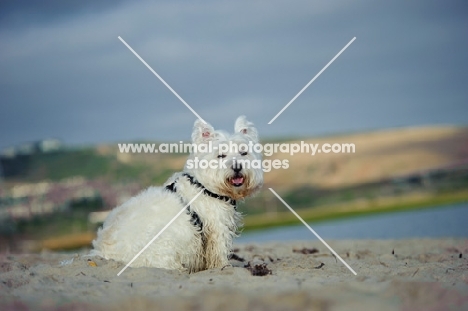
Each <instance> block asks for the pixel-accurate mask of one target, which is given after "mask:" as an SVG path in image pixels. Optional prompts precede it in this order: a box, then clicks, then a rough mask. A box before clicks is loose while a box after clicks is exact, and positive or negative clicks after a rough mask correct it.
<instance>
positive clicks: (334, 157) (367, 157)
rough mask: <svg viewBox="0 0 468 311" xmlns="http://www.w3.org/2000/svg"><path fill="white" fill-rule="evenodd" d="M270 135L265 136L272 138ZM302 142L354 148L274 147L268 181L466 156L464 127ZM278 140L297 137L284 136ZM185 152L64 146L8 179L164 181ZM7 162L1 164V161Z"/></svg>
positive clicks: (354, 175) (327, 178)
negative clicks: (276, 165)
mask: <svg viewBox="0 0 468 311" xmlns="http://www.w3.org/2000/svg"><path fill="white" fill-rule="evenodd" d="M274 141H275V140H269V141H268V142H269V143H270V142H274ZM304 141H305V142H306V143H315V144H324V143H330V144H334V143H354V144H355V146H356V152H355V153H353V154H332V153H329V154H324V153H320V154H319V153H317V154H316V155H314V156H312V155H310V154H304V153H300V154H295V155H293V156H291V155H289V154H284V153H277V154H274V155H273V156H271V157H265V158H266V159H281V160H283V159H287V160H288V161H289V168H288V169H280V170H272V171H271V172H268V173H265V184H266V186H272V187H275V188H279V189H285V190H286V189H292V188H296V187H298V186H303V185H310V186H314V187H318V188H326V189H329V188H340V187H344V186H350V185H356V184H362V183H370V182H375V181H379V180H382V179H387V178H392V177H396V176H402V175H407V174H410V173H413V172H416V171H424V170H428V169H433V168H439V167H444V166H448V165H453V164H456V163H459V162H462V161H466V160H467V159H468V128H459V127H449V126H447V127H424V128H405V129H393V130H385V131H378V132H370V133H357V134H350V135H340V136H329V137H317V138H309V139H304ZM281 143H300V140H288V141H284V140H282V141H281ZM184 161H185V155H184V154H122V153H119V152H118V148H117V146H116V145H104V144H103V145H99V146H96V147H92V148H91V147H90V148H85V149H67V150H63V151H60V152H56V153H51V154H37V155H33V156H31V158H30V159H28V160H27V161H26V162H25V163H26V164H25V165H23V167H24V170H23V171H22V172H21V173H20V174H17V175H15V176H12V177H8V178H6V181H7V182H34V181H41V180H44V179H48V180H52V181H57V180H61V179H64V178H68V177H74V176H82V177H84V178H87V179H94V178H104V179H106V180H108V181H110V182H120V181H124V180H134V181H139V182H140V183H141V184H142V186H143V187H145V186H148V185H151V184H154V183H161V182H163V181H164V180H165V179H166V178H167V177H168V176H170V174H171V173H172V172H175V171H178V170H180V169H182V167H183V164H184ZM4 165H5V164H4Z"/></svg>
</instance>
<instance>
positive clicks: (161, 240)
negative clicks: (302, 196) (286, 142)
mask: <svg viewBox="0 0 468 311" xmlns="http://www.w3.org/2000/svg"><path fill="white" fill-rule="evenodd" d="M234 128H235V133H234V134H232V135H230V134H228V133H226V132H224V131H215V130H214V129H213V127H212V126H211V125H209V124H205V123H203V122H202V121H200V120H197V121H196V122H195V125H194V129H193V133H192V143H193V144H195V145H196V146H197V147H198V148H194V149H193V150H194V151H193V152H192V153H191V154H190V156H189V158H188V160H187V162H186V164H185V167H184V171H183V172H179V173H176V174H174V175H173V176H172V177H171V178H170V179H169V180H168V181H167V182H166V184H165V186H164V187H150V188H148V189H147V190H145V191H143V192H142V193H140V194H139V195H137V196H136V197H133V198H131V199H130V200H129V201H127V202H126V203H124V204H122V205H121V206H119V207H117V208H115V209H114V210H112V212H111V213H110V214H109V216H108V217H107V219H106V220H105V222H104V224H103V227H102V228H101V229H99V231H98V235H97V238H96V240H94V241H93V246H94V250H93V251H92V253H91V254H92V255H99V256H101V257H104V258H106V259H114V260H118V261H121V262H124V263H126V264H127V263H129V262H130V261H131V260H132V259H133V258H134V256H135V255H136V254H137V253H138V252H139V251H141V250H142V249H143V248H144V246H145V245H146V244H147V243H148V242H149V241H150V240H151V239H153V238H154V237H155V236H156V234H158V232H160V231H161V229H162V228H163V227H164V226H165V225H167V224H168V223H169V221H170V220H171V219H172V218H173V217H175V216H176V215H177V213H178V212H180V211H181V209H183V208H184V207H185V206H186V205H187V204H188V203H189V202H190V201H191V200H192V199H193V198H194V197H195V196H196V195H197V194H198V193H199V192H200V191H203V192H202V193H201V194H200V195H199V196H198V197H197V198H196V199H195V200H194V201H193V202H192V203H191V204H190V205H189V206H188V207H186V212H185V213H182V214H181V215H180V216H179V217H178V218H176V220H175V221H174V222H173V223H172V224H171V225H170V226H169V227H168V228H167V229H166V230H165V231H164V232H163V233H162V234H161V235H160V236H159V237H158V238H157V239H156V240H155V241H154V242H153V243H152V244H151V245H150V246H149V247H148V248H147V249H146V250H145V251H144V252H143V253H142V254H141V255H140V256H139V257H138V258H137V259H136V260H135V261H134V262H133V263H132V264H131V266H132V267H157V268H165V269H179V270H188V271H189V272H197V271H201V270H205V269H210V268H219V267H223V266H225V265H227V264H228V256H229V254H230V251H231V247H232V242H233V238H234V237H235V236H236V232H237V229H238V227H239V226H240V225H241V223H240V220H241V214H240V213H239V212H238V211H237V210H236V200H239V199H243V198H245V197H247V196H250V195H252V194H254V193H255V192H257V191H258V190H259V189H260V188H261V186H262V185H263V171H262V169H261V167H258V165H257V166H256V168H253V166H254V165H252V166H251V167H248V166H249V165H246V163H244V165H242V164H240V160H246V161H247V162H252V161H254V160H256V161H257V163H259V162H260V161H261V154H259V153H256V152H254V151H253V150H246V149H245V146H247V145H248V144H249V142H250V145H252V143H253V144H255V143H258V133H257V129H256V128H255V127H254V126H253V124H252V123H251V122H249V121H247V120H246V118H245V117H244V116H241V117H239V118H237V120H236V122H235V126H234ZM210 142H211V143H210ZM210 144H211V146H212V147H213V148H212V150H211V152H200V149H202V148H201V146H202V145H205V147H206V146H209V145H210ZM221 144H224V145H226V144H228V145H230V146H237V147H238V148H230V149H233V150H229V151H228V152H223V153H221V152H219V150H220V149H222V148H219V146H220V145H221ZM239 147H240V148H239ZM242 147H244V148H242ZM195 149H198V150H195ZM236 149H237V150H236ZM238 149H241V150H238ZM250 149H253V148H250ZM203 151H206V150H203ZM208 151H209V150H208ZM202 160H203V161H205V163H206V161H212V162H211V163H212V164H214V163H218V164H221V163H222V162H223V163H224V164H225V167H224V168H223V167H221V165H218V166H220V167H216V168H213V166H214V165H212V167H208V168H206V167H205V166H204V167H203V169H202V168H199V167H196V165H195V164H197V163H200V164H201V162H202ZM213 160H215V161H213ZM247 164H248V163H247ZM200 166H201V165H200Z"/></svg>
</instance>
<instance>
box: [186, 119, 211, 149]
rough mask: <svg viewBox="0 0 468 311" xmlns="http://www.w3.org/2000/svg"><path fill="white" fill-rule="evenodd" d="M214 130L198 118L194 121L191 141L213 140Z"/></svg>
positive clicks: (204, 141) (199, 142)
mask: <svg viewBox="0 0 468 311" xmlns="http://www.w3.org/2000/svg"><path fill="white" fill-rule="evenodd" d="M214 136H215V130H214V128H213V127H212V126H211V125H210V124H209V123H203V121H201V120H200V119H197V120H196V121H195V124H194V125H193V132H192V143H194V144H202V143H206V142H208V141H210V140H213V138H214Z"/></svg>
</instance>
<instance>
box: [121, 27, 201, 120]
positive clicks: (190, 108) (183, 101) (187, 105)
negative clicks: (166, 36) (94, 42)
mask: <svg viewBox="0 0 468 311" xmlns="http://www.w3.org/2000/svg"><path fill="white" fill-rule="evenodd" d="M118 38H119V40H120V41H122V43H123V44H125V46H126V47H127V48H128V49H129V50H130V51H131V52H132V53H133V54H135V56H136V57H137V58H138V59H139V60H140V61H141V62H142V63H143V64H144V65H145V66H146V67H147V68H148V69H149V70H150V71H151V72H152V73H153V74H154V75H155V76H156V77H157V78H158V79H159V80H160V81H161V82H162V83H163V84H164V85H165V86H166V87H167V88H168V89H169V90H170V91H171V92H172V93H173V94H174V95H175V96H176V97H177V98H178V99H179V100H180V101H181V102H182V103H183V104H184V105H185V106H186V107H187V108H188V109H189V110H190V111H191V112H192V113H193V114H194V115H195V116H196V117H197V118H198V119H200V121H202V122H203V123H205V124H206V122H205V120H203V119H202V117H200V116H199V115H198V113H196V112H195V110H193V109H192V107H190V105H189V104H187V103H186V102H185V100H184V99H183V98H182V97H180V96H179V94H177V92H176V91H174V90H173V89H172V87H171V86H170V85H169V84H167V82H166V81H164V79H163V78H161V76H160V75H158V73H157V72H156V71H154V70H153V68H151V67H150V65H148V64H147V63H146V62H145V61H144V59H143V58H141V57H140V55H138V53H137V52H135V51H134V50H133V49H132V47H131V46H130V45H128V44H127V42H125V40H124V39H122V38H121V37H120V36H118Z"/></svg>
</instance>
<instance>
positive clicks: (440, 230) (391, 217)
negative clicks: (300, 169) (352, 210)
mask: <svg viewBox="0 0 468 311" xmlns="http://www.w3.org/2000/svg"><path fill="white" fill-rule="evenodd" d="M298 214H299V215H300V211H299V213H298ZM297 222H298V225H296V226H286V227H278V228H271V229H265V230H261V231H251V232H246V233H243V234H242V235H241V236H240V237H239V238H237V239H236V242H239V243H249V242H267V241H291V240H309V239H310V240H316V239H317V238H316V237H315V235H314V234H313V233H312V232H310V231H309V230H308V229H307V228H306V227H305V226H304V225H303V224H302V223H300V221H299V219H298V220H297ZM309 225H310V226H311V227H312V229H314V230H315V232H317V234H318V235H320V236H321V237H322V238H323V239H340V240H342V239H407V238H444V237H459V238H468V203H463V204H456V205H445V206H439V207H431V208H425V209H417V210H410V211H403V212H392V213H381V214H375V215H367V216H360V217H353V218H346V219H340V220H331V221H324V222H318V223H309Z"/></svg>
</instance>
